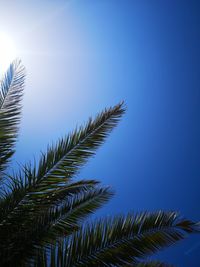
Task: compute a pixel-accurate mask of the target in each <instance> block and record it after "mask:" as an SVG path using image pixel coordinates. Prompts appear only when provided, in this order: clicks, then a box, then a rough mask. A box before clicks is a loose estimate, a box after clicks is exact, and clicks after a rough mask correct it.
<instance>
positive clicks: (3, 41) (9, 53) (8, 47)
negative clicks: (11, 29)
mask: <svg viewBox="0 0 200 267" xmlns="http://www.w3.org/2000/svg"><path fill="white" fill-rule="evenodd" d="M16 56H17V51H16V48H15V45H14V42H13V40H12V39H11V38H10V37H9V36H8V35H6V34H5V33H0V74H3V73H4V72H5V71H6V70H7V68H8V67H9V65H10V63H11V62H12V61H13V60H14V59H15V58H16Z"/></svg>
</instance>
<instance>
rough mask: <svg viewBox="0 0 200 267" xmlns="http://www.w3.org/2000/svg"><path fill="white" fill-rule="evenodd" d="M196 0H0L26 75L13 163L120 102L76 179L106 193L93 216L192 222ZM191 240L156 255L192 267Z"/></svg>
mask: <svg viewBox="0 0 200 267" xmlns="http://www.w3.org/2000/svg"><path fill="white" fill-rule="evenodd" d="M199 13H200V2H199V1H189V0H188V1H185V0H181V1H178V0H173V1H172V0H168V1H161V0H157V1H156V0H146V1H145V0H140V1H139V0H137V1H136V0H132V1H131V0H129V1H128V0H118V1H117V0H84V1H83V0H71V1H70V0H69V1H59V0H58V1H22V0H18V1H9V0H8V1H0V31H4V32H6V33H7V34H9V35H11V36H12V39H13V40H14V41H15V44H16V47H17V49H18V55H19V57H21V58H22V61H23V63H24V65H25V66H26V69H27V82H26V91H25V95H24V102H23V105H24V108H23V118H22V123H21V131H20V136H19V142H18V144H17V153H16V156H15V158H14V160H16V161H18V162H27V161H28V160H30V159H33V157H36V158H37V157H38V155H39V153H40V151H44V150H45V148H46V145H47V144H48V143H51V142H52V141H55V140H56V139H57V138H59V137H60V136H62V135H64V134H66V133H67V132H69V131H70V130H72V129H73V128H74V127H76V126H77V125H80V124H82V123H84V122H86V121H87V118H88V117H89V116H90V115H95V114H96V113H97V112H99V111H101V110H102V109H103V108H104V107H108V106H110V105H114V104H116V103H117V102H119V101H120V100H124V101H125V103H126V106H127V113H126V115H125V116H124V118H123V120H122V121H121V123H120V124H119V127H118V128H117V129H116V130H115V131H114V132H113V133H112V134H111V136H110V138H109V139H108V140H107V142H106V143H105V145H104V146H103V147H102V148H101V149H100V150H99V151H98V153H97V155H96V157H95V158H93V159H92V160H90V161H89V163H88V164H87V166H86V167H85V168H84V169H83V171H82V172H81V174H80V177H81V178H95V179H98V180H101V181H102V182H103V184H108V185H112V186H113V188H114V189H115V191H116V196H115V197H114V198H113V200H112V201H111V202H110V203H109V204H108V205H107V206H106V207H105V208H103V209H102V210H101V211H100V212H99V213H98V215H107V214H116V213H126V212H128V211H129V210H131V211H142V210H149V211H153V210H158V209H164V210H178V211H180V212H181V214H182V215H183V216H186V217H189V218H191V219H194V220H198V219H199V217H200V209H199V200H200V194H199V188H200V168H199V161H200V156H199V151H200V138H199V137H200V124H199V115H200V105H199V101H200V78H199V77H200V68H199V62H200V50H199V47H200V16H199ZM199 255H200V241H199V237H198V236H194V237H190V238H188V239H187V240H186V241H184V242H182V243H180V244H178V245H177V246H175V247H172V248H170V249H169V250H166V251H165V252H163V253H161V254H160V255H158V257H160V258H162V259H163V260H165V261H168V262H171V263H173V264H175V265H177V266H181V267H188V266H192V267H198V266H199V265H198V264H199V260H200V258H199Z"/></svg>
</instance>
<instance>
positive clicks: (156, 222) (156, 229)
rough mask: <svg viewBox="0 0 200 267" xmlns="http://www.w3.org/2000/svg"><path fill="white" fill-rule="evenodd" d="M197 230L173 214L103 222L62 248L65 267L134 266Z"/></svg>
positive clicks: (84, 231) (87, 227) (194, 226)
mask: <svg viewBox="0 0 200 267" xmlns="http://www.w3.org/2000/svg"><path fill="white" fill-rule="evenodd" d="M196 231H199V227H198V226H197V224H195V223H193V222H191V221H186V220H181V219H180V218H179V216H178V214H177V213H175V212H168V213H166V212H161V211H160V212H157V213H141V214H139V215H136V216H133V215H128V216H119V217H114V218H112V219H104V220H100V221H97V222H95V223H93V224H89V225H87V226H84V227H83V228H82V229H81V230H80V231H78V232H77V233H75V234H74V235H73V237H72V239H70V242H69V244H67V245H66V246H67V247H66V250H67V252H66V253H67V254H66V266H67V267H68V266H74V267H75V266H76V267H80V266H88V267H89V266H102V267H103V266H124V265H125V264H129V263H133V266H134V264H136V263H137V262H138V260H139V259H143V258H145V257H147V256H149V255H151V254H152V253H155V252H157V251H159V250H160V249H162V248H165V247H167V246H170V245H172V244H174V243H176V242H177V241H179V240H181V239H183V238H185V236H186V234H187V233H193V232H196Z"/></svg>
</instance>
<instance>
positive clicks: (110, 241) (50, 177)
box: [0, 61, 199, 267]
mask: <svg viewBox="0 0 200 267" xmlns="http://www.w3.org/2000/svg"><path fill="white" fill-rule="evenodd" d="M24 77H25V74H24V68H23V66H22V65H21V63H20V61H15V62H14V63H13V64H11V66H10V68H9V70H8V72H7V74H6V75H5V76H4V78H3V80H2V82H1V87H0V181H1V189H0V266H2V267H4V266H6V267H9V266H16V267H18V266H19V267H21V266H22V267H23V266H35V267H36V266H37V267H45V266H50V267H54V266H56V267H63V266H64V267H71V266H111V267H112V266H123V267H125V266H135V267H145V266H146V267H149V266H152V267H170V266H169V265H167V264H162V263H159V262H150V261H148V260H147V262H146V259H147V257H148V256H149V255H151V254H152V253H155V252H157V251H158V250H160V249H162V248H164V247H166V246H169V245H172V244H174V243H175V242H177V241H179V240H181V239H183V238H184V237H185V236H186V234H188V233H193V232H197V231H199V226H198V224H195V223H193V222H191V221H187V220H183V219H181V218H179V216H178V215H177V213H175V212H157V213H141V214H138V215H132V214H129V215H127V216H117V217H112V218H107V219H102V220H96V221H94V222H93V223H92V222H88V223H85V222H84V219H86V218H87V217H88V216H89V215H90V214H91V213H93V212H95V211H96V210H97V209H98V208H100V207H101V206H102V205H103V204H104V203H106V202H107V201H108V200H109V199H110V198H111V197H112V195H113V192H112V190H111V189H110V188H109V187H103V186H101V185H100V184H99V182H97V181H96V180H79V181H73V177H74V175H75V174H77V173H78V172H79V171H80V168H81V167H82V166H83V165H84V164H85V163H86V162H87V160H88V159H89V158H90V157H92V156H94V155H95V153H96V150H97V148H98V147H99V146H100V145H102V144H103V143H104V141H105V139H106V137H107V136H108V134H109V133H110V132H111V130H112V129H113V128H114V127H115V126H116V125H117V124H118V121H119V119H120V118H121V116H122V115H123V114H124V112H125V109H124V105H123V103H120V104H118V105H116V106H114V107H112V108H109V109H105V110H104V111H103V112H102V113H100V114H99V115H97V116H96V118H95V119H92V118H90V119H89V121H88V123H87V124H86V125H85V126H83V127H80V128H77V129H76V130H75V131H74V132H72V133H70V134H69V135H67V136H66V137H64V138H62V139H60V140H58V142H57V143H56V144H55V145H52V146H49V147H48V149H47V151H46V153H43V154H42V155H41V158H40V160H39V163H38V164H27V165H25V166H23V167H22V168H21V170H20V171H19V172H18V173H15V174H13V175H10V174H9V175H8V174H7V175H6V174H5V169H6V167H7V164H8V162H9V160H10V157H11V156H12V155H13V153H14V148H13V147H14V144H15V141H16V137H17V129H18V124H19V119H20V110H21V104H20V103H21V102H20V101H21V97H22V94H23V87H24Z"/></svg>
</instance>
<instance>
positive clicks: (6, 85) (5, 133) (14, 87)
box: [0, 60, 25, 171]
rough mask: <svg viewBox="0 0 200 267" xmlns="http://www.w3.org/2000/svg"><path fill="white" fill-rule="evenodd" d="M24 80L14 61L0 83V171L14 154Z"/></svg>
mask: <svg viewBox="0 0 200 267" xmlns="http://www.w3.org/2000/svg"><path fill="white" fill-rule="evenodd" d="M24 80H25V71H24V67H23V66H22V64H21V62H20V61H19V60H16V61H14V62H13V63H12V64H11V65H10V67H9V69H8V71H7V73H6V74H5V76H4V77H3V79H2V80H1V82H0V171H3V170H5V168H6V167H7V163H8V162H9V159H10V157H11V156H12V155H13V153H14V148H13V146H14V144H15V141H16V137H17V131H18V124H19V120H20V113H21V99H22V94H23V89H24Z"/></svg>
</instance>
